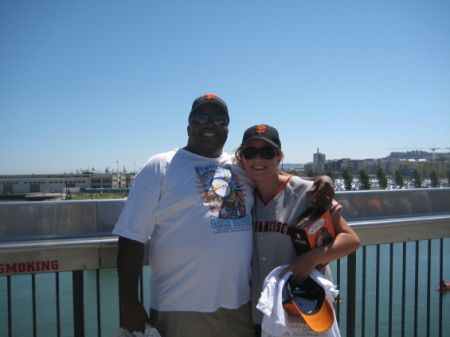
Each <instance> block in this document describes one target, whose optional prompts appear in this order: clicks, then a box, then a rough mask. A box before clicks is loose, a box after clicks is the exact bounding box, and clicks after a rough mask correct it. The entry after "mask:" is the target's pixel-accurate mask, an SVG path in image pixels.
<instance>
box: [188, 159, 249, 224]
mask: <svg viewBox="0 0 450 337" xmlns="http://www.w3.org/2000/svg"><path fill="white" fill-rule="evenodd" d="M195 171H196V173H197V177H198V180H196V183H197V184H198V185H197V188H199V189H201V191H200V192H199V193H202V194H203V196H202V197H201V199H205V200H204V204H207V205H208V206H209V208H210V212H211V213H219V218H224V219H240V218H243V217H245V216H246V215H247V211H246V207H245V197H246V195H245V189H243V188H242V186H241V184H240V180H239V177H238V176H237V175H235V174H234V173H233V171H232V170H231V166H230V165H225V166H219V165H208V166H198V167H196V168H195Z"/></svg>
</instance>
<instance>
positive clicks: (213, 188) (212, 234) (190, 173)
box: [113, 149, 254, 312]
mask: <svg viewBox="0 0 450 337" xmlns="http://www.w3.org/2000/svg"><path fill="white" fill-rule="evenodd" d="M253 189H254V185H253V182H252V181H251V180H250V178H248V176H247V175H246V174H245V172H244V170H243V169H242V168H241V166H240V165H234V164H233V163H232V157H231V156H230V155H228V154H226V153H223V154H222V156H220V157H219V158H206V157H202V156H199V155H196V154H193V153H191V152H188V151H186V150H183V149H175V150H173V151H170V152H167V153H162V154H158V155H156V156H154V157H152V158H150V159H149V160H148V162H147V163H146V164H145V166H144V168H143V169H142V170H141V171H140V172H139V174H138V175H137V176H136V178H135V181H134V183H133V187H132V189H131V191H130V194H129V196H128V200H127V202H126V204H125V207H124V209H123V211H122V214H121V216H120V218H119V220H118V223H117V224H116V227H115V229H114V230H113V233H114V234H116V235H120V236H123V237H126V238H129V239H132V240H136V241H139V242H142V243H146V242H147V241H148V240H149V238H150V241H149V261H150V265H151V267H152V273H151V281H150V294H151V299H150V305H151V307H152V308H154V309H156V310H159V311H198V312H213V311H215V310H217V309H218V308H220V307H222V308H228V309H236V308H239V307H240V306H241V305H243V304H245V303H247V302H248V301H249V300H250V279H251V256H252V227H251V209H252V206H253Z"/></svg>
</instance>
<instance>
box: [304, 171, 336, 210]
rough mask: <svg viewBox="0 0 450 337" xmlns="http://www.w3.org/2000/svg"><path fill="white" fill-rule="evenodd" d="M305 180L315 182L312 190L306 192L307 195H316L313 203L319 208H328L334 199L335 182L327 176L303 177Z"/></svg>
mask: <svg viewBox="0 0 450 337" xmlns="http://www.w3.org/2000/svg"><path fill="white" fill-rule="evenodd" d="M302 179H304V180H310V181H314V184H313V186H312V187H311V189H309V190H308V191H306V193H307V194H314V196H313V199H312V203H313V204H314V206H317V207H326V206H328V205H329V204H330V202H331V201H332V200H333V198H334V182H333V179H331V178H330V177H329V176H327V175H323V176H318V177H313V178H310V177H302Z"/></svg>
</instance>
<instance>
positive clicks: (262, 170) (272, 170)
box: [242, 139, 281, 181]
mask: <svg viewBox="0 0 450 337" xmlns="http://www.w3.org/2000/svg"><path fill="white" fill-rule="evenodd" d="M265 147H270V148H272V149H274V150H275V153H277V151H276V147H274V146H273V145H271V144H270V143H268V142H266V141H265V140H262V139H252V140H249V141H248V142H246V143H245V144H244V146H243V147H242V153H245V149H247V148H256V149H258V150H260V149H262V148H265ZM251 150H253V151H250V150H247V151H248V152H250V153H252V152H253V154H254V153H255V151H254V149H251ZM264 150H265V151H264ZM264 150H263V151H264V153H265V154H270V153H271V152H272V151H269V150H270V149H267V148H266V149H264ZM280 162H281V156H279V155H276V154H275V156H274V157H273V158H272V159H265V158H263V157H262V156H261V153H260V152H258V154H256V156H255V157H254V158H252V159H246V158H245V156H242V163H243V166H244V169H245V171H246V172H247V174H248V175H249V177H250V178H251V179H252V180H254V181H263V180H267V179H270V178H275V177H278V171H277V168H278V165H279V164H280Z"/></svg>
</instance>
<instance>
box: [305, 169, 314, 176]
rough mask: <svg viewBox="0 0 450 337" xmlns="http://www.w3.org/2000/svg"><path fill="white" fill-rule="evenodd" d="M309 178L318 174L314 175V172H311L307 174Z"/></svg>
mask: <svg viewBox="0 0 450 337" xmlns="http://www.w3.org/2000/svg"><path fill="white" fill-rule="evenodd" d="M306 176H307V177H315V176H316V174H315V173H314V171H313V170H309V171H308V173H307V174H306Z"/></svg>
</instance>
